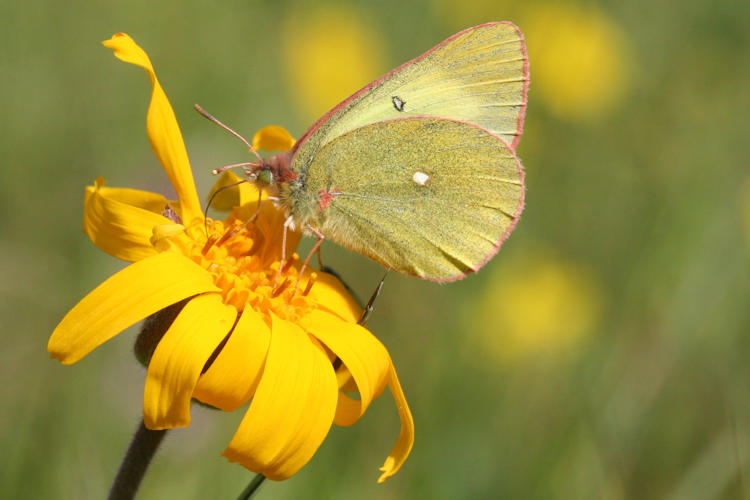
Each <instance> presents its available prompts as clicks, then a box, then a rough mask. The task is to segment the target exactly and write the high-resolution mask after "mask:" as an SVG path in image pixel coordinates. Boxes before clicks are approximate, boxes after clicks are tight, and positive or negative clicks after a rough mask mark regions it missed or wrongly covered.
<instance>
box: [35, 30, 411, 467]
mask: <svg viewBox="0 0 750 500" xmlns="http://www.w3.org/2000/svg"><path fill="white" fill-rule="evenodd" d="M104 45H105V46H107V47H109V48H111V49H112V50H113V52H114V54H115V56H116V57H118V58H119V59H121V60H123V61H125V62H128V63H131V64H134V65H136V66H140V67H141V68H143V69H144V70H146V73H147V74H148V76H149V78H150V80H151V84H152V95H151V103H150V105H149V109H148V113H147V132H148V138H149V140H150V142H151V145H152V148H153V150H154V153H155V155H156V156H157V158H158V159H159V161H160V162H161V164H162V166H163V168H164V170H165V171H166V173H167V175H168V176H169V178H170V180H171V181H172V185H173V186H174V188H175V191H176V192H177V194H178V197H179V200H177V201H169V200H167V199H166V198H164V197H163V196H161V195H159V194H156V193H150V192H146V191H139V190H135V189H125V188H109V187H105V186H104V180H103V179H97V181H96V183H95V185H94V186H89V187H88V188H87V189H86V202H85V206H84V230H85V232H86V233H87V234H88V235H89V237H90V238H91V239H92V241H93V242H94V243H95V244H96V245H97V246H99V247H100V248H101V249H102V250H104V251H106V252H108V253H110V254H112V255H113V256H115V257H118V258H121V259H123V260H126V261H129V262H133V264H131V265H130V266H128V267H126V268H125V269H123V270H122V271H120V272H118V273H116V274H115V275H114V276H112V277H110V278H109V279H108V280H106V281H105V282H104V283H102V284H101V285H99V286H98V287H97V288H96V289H94V290H93V291H92V292H91V293H89V294H88V295H87V296H86V297H84V298H83V299H82V300H81V301H80V302H79V303H78V304H77V305H76V306H75V307H73V309H72V310H71V311H69V312H68V314H67V315H66V316H65V317H64V318H63V320H62V321H61V322H60V324H59V325H58V326H57V327H56V328H55V330H54V332H53V333H52V336H51V337H50V340H49V344H48V351H49V352H50V354H51V356H52V357H53V358H57V359H59V360H60V361H61V362H62V363H63V364H72V363H75V362H77V361H79V360H80V359H82V358H83V357H85V356H86V355H88V354H89V353H90V352H91V351H92V350H94V349H95V348H97V347H98V346H99V345H101V344H102V343H104V342H106V341H107V340H109V339H111V338H112V337H114V336H115V335H117V334H119V333H120V332H122V331H123V330H125V329H126V328H128V327H129V326H131V325H133V324H135V323H136V322H138V321H140V320H142V319H144V318H146V317H149V316H151V315H154V314H156V313H159V312H160V311H164V310H165V309H166V308H169V307H170V306H172V305H173V304H178V303H181V302H183V301H184V304H183V305H182V308H181V309H180V310H179V312H178V313H177V316H176V318H175V319H174V321H173V322H172V323H171V325H170V326H169V327H168V329H167V330H166V332H163V336H162V337H161V338H157V339H156V342H157V343H156V346H155V348H154V349H153V353H148V355H146V356H145V358H147V360H148V367H147V373H146V383H145V388H144V396H143V416H144V425H145V426H146V428H148V429H152V430H156V429H170V428H174V427H186V426H188V425H189V424H190V403H191V400H192V399H193V398H195V399H198V400H200V401H202V402H204V403H207V404H209V405H212V406H214V407H216V408H219V409H222V410H225V411H233V410H236V409H238V408H240V407H242V406H244V405H246V404H247V403H248V402H250V404H249V408H248V410H247V412H246V413H245V417H244V418H243V420H242V422H241V424H240V427H239V429H238V430H237V432H236V433H235V435H234V437H233V438H232V440H231V442H230V443H229V445H228V447H227V449H226V450H225V451H224V456H226V457H227V458H228V459H229V460H231V461H233V462H238V463H240V464H241V465H243V466H245V467H247V468H248V469H250V470H252V471H254V472H257V473H261V474H263V475H265V476H266V477H268V478H270V479H275V480H281V479H286V478H288V477H290V476H292V475H293V474H295V473H296V472H297V471H298V470H299V469H300V468H301V467H302V466H304V465H305V464H306V463H307V462H308V461H309V460H310V458H311V457H312V456H313V455H314V453H315V452H316V450H317V449H318V447H319V446H320V444H321V443H322V442H323V440H324V439H325V437H326V435H327V434H328V432H329V430H330V428H331V425H332V424H334V423H335V424H337V425H352V424H353V423H355V422H356V421H357V420H359V418H360V417H361V416H362V415H363V414H364V413H365V411H366V409H367V408H368V406H369V404H370V403H371V402H372V401H373V400H374V399H375V398H377V397H378V396H379V395H380V394H381V393H382V392H383V390H384V389H385V387H386V385H387V386H388V387H389V388H390V389H391V392H392V393H393V395H394V398H395V399H396V402H397V406H398V412H399V415H400V417H401V422H402V428H401V433H400V435H399V438H398V440H397V443H396V445H395V447H394V448H393V451H392V452H391V454H390V456H388V458H387V459H386V461H385V464H384V465H383V467H382V468H381V470H382V471H383V473H382V475H381V476H380V479H379V481H381V482H382V481H384V480H385V479H387V478H388V477H389V476H391V475H393V474H395V473H396V471H397V470H398V469H399V467H400V466H401V465H402V464H403V462H404V460H406V457H407V456H408V454H409V451H410V450H411V446H412V444H413V437H414V432H413V430H414V427H413V421H412V418H411V413H410V412H409V408H408V405H407V403H406V400H405V398H404V396H403V392H402V390H401V387H400V384H399V382H398V377H397V375H396V371H395V369H394V367H393V364H392V362H391V359H390V356H389V354H388V351H387V350H386V349H385V347H384V346H383V345H382V344H381V343H380V341H379V340H378V339H377V338H375V336H373V335H372V334H371V333H370V332H369V331H368V330H367V329H365V328H363V327H362V326H360V325H359V324H357V320H358V318H359V315H360V312H361V311H360V309H359V307H358V306H357V305H356V302H354V300H353V299H352V297H351V296H350V295H349V294H348V292H347V291H346V290H345V288H344V286H343V285H342V284H341V283H340V282H339V281H338V280H337V279H336V278H335V277H334V276H332V275H330V274H326V273H322V272H320V273H315V272H312V271H308V272H306V273H305V274H304V275H303V276H300V275H299V271H300V263H299V259H298V257H297V256H296V254H295V256H294V257H292V258H289V259H287V261H286V264H285V265H284V266H283V267H282V268H281V270H279V266H280V265H281V263H280V260H281V251H282V246H281V240H282V232H283V221H284V220H285V218H286V215H285V214H284V213H283V212H282V211H280V210H278V209H277V208H276V207H275V206H274V205H273V204H271V203H265V204H264V205H263V207H262V209H261V208H260V207H259V206H258V191H257V190H256V189H255V187H254V186H252V185H251V184H248V183H244V184H241V185H240V186H237V187H236V188H235V189H236V191H238V192H235V193H234V199H236V200H237V204H238V205H239V206H238V207H236V208H235V210H234V211H233V212H232V214H230V215H229V217H228V218H226V219H225V220H212V219H207V218H205V217H204V215H203V212H202V210H201V207H200V202H199V199H198V195H197V191H196V188H195V184H194V182H193V176H192V171H191V169H190V163H189V161H188V156H187V152H186V150H185V145H184V142H183V139H182V134H181V132H180V129H179V126H178V124H177V120H176V118H175V115H174V112H173V110H172V107H171V105H170V104H169V101H168V100H167V97H166V95H165V93H164V91H163V89H162V87H161V85H160V84H159V81H158V79H157V78H156V73H155V72H154V69H153V66H152V64H151V61H150V59H149V57H148V55H147V54H146V52H144V51H143V49H141V48H140V47H139V46H138V45H137V44H136V43H135V42H134V41H133V39H132V38H130V37H129V36H128V35H125V34H123V33H119V34H116V35H115V36H113V37H112V38H111V39H110V40H107V41H105V42H104ZM285 138H286V139H285ZM253 142H254V143H255V144H256V145H258V146H259V147H261V148H264V147H266V146H267V147H275V148H278V147H279V146H280V145H282V146H286V147H290V146H291V145H292V143H293V140H292V139H291V136H288V134H284V133H282V132H281V131H280V130H279V129H278V128H276V127H270V128H269V127H267V128H265V129H263V130H262V131H261V132H259V134H256V137H255V139H254V141H253ZM232 175H233V174H232ZM238 180H239V179H238V178H237V177H236V176H234V177H233V178H232V179H229V181H230V182H231V181H238ZM221 182H222V183H223V184H225V185H226V183H227V179H224V180H223V181H221ZM224 201H225V202H226V200H224ZM219 205H221V200H219ZM288 236H289V237H288V241H287V251H289V250H290V249H291V250H292V251H293V249H294V248H296V246H297V243H298V242H299V239H300V236H301V235H300V233H291V234H289V235H288ZM277 276H280V279H279V278H277ZM298 281H300V282H301V287H300V288H299V291H297V290H296V288H295V284H296V283H297V282H298ZM351 393H355V394H354V397H350V395H349V394H351Z"/></svg>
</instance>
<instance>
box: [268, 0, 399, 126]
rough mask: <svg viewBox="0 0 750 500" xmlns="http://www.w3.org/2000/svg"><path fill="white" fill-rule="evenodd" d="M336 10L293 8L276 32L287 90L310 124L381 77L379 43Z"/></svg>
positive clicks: (347, 12)
mask: <svg viewBox="0 0 750 500" xmlns="http://www.w3.org/2000/svg"><path fill="white" fill-rule="evenodd" d="M371 25H372V24H371V23H369V24H368V23H366V22H364V20H363V19H362V18H361V16H359V15H357V13H356V12H354V11H352V10H351V9H347V8H343V7H342V6H341V5H336V6H335V7H334V6H324V7H315V8H307V9H304V10H298V9H294V10H292V11H291V12H290V14H289V16H288V17H287V18H286V19H285V21H284V24H283V27H282V30H281V41H282V48H283V52H282V54H283V63H284V68H285V74H286V76H287V79H288V82H289V87H290V88H291V90H292V91H293V95H294V96H296V97H297V101H298V102H297V105H298V107H299V108H300V109H301V110H302V111H303V112H304V113H305V115H304V118H306V119H309V120H314V119H316V118H318V117H320V116H321V115H322V114H323V113H324V112H326V111H327V110H328V109H330V108H332V107H333V106H335V105H336V104H337V103H338V102H340V101H342V100H344V99H345V98H346V97H348V96H349V95H351V94H352V93H353V92H354V91H356V90H358V89H359V88H361V87H363V86H365V85H367V84H368V83H370V82H371V81H372V80H374V79H375V78H377V77H378V76H380V74H381V73H383V70H384V65H383V53H384V49H383V41H382V39H381V38H380V37H379V36H378V34H377V32H376V31H374V30H373V29H372V28H371Z"/></svg>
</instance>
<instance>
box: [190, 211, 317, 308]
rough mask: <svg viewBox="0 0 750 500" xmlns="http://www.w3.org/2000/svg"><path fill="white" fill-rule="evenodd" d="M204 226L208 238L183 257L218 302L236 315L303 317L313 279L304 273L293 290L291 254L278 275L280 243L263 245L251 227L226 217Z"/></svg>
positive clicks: (294, 258) (264, 239)
mask: <svg viewBox="0 0 750 500" xmlns="http://www.w3.org/2000/svg"><path fill="white" fill-rule="evenodd" d="M206 222H207V227H208V238H207V239H203V241H201V240H195V246H194V247H193V248H192V249H191V251H190V255H189V257H190V258H191V259H193V261H195V262H196V263H198V264H199V265H200V266H201V267H203V268H204V269H206V270H207V271H208V272H209V273H211V275H212V277H213V280H214V283H215V284H216V286H218V287H219V288H221V294H222V297H223V300H224V303H226V304H229V305H232V306H234V307H235V308H236V309H237V310H238V311H242V310H243V309H244V308H245V307H248V306H249V307H252V308H253V309H255V310H257V311H259V312H271V311H272V312H273V313H274V314H276V315H277V316H279V317H281V318H284V319H290V320H295V319H298V318H299V317H300V316H303V315H304V314H305V313H306V312H309V310H310V309H311V308H312V307H313V304H312V303H311V300H310V299H309V298H308V297H307V296H308V294H309V292H310V289H311V288H312V286H313V284H314V283H315V279H316V278H317V274H316V273H314V272H310V273H307V272H305V276H304V277H303V281H302V282H301V283H300V284H299V287H298V286H297V280H298V279H299V272H298V269H297V267H296V266H295V264H297V263H298V262H299V256H298V255H297V254H296V253H295V254H293V255H292V256H291V257H290V258H289V259H287V260H286V262H284V264H283V267H282V268H281V272H280V273H279V266H280V265H281V244H280V242H279V241H269V239H270V238H269V237H268V236H267V235H264V234H263V232H262V231H261V230H260V229H259V228H258V226H257V225H256V224H255V223H252V222H251V223H246V222H243V221H242V220H239V219H236V218H232V217H230V218H229V219H227V220H225V221H214V220H211V219H207V220H206ZM202 234H204V235H205V233H202ZM278 239H279V238H278V237H277V238H273V240H278ZM305 278H307V280H306V281H305ZM295 289H296V290H295Z"/></svg>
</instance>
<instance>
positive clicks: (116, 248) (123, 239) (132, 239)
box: [83, 177, 169, 262]
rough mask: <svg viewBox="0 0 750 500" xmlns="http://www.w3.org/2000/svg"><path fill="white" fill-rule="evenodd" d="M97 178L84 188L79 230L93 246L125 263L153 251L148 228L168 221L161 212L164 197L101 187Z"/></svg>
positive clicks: (148, 254)
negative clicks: (84, 198)
mask: <svg viewBox="0 0 750 500" xmlns="http://www.w3.org/2000/svg"><path fill="white" fill-rule="evenodd" d="M104 182H105V181H104V179H102V178H101V177H99V178H97V179H96V181H95V183H94V185H93V186H87V187H86V201H85V202H84V207H83V230H84V232H85V233H86V234H87V235H88V236H89V238H91V241H93V242H94V244H95V245H96V246H98V247H99V248H101V249H102V250H104V251H105V252H107V253H108V254H110V255H112V256H114V257H117V258H118V259H122V260H126V261H129V262H136V261H139V260H141V259H144V258H146V257H149V256H151V255H155V254H156V253H157V251H156V249H155V248H154V247H153V246H152V245H151V242H150V237H151V231H152V228H153V227H154V226H155V225H158V224H164V223H166V222H169V219H167V218H166V217H163V216H162V215H161V212H162V211H163V210H164V208H165V207H166V206H167V199H166V198H164V197H163V196H161V195H159V194H155V193H149V192H148V191H139V190H136V189H124V188H109V187H104Z"/></svg>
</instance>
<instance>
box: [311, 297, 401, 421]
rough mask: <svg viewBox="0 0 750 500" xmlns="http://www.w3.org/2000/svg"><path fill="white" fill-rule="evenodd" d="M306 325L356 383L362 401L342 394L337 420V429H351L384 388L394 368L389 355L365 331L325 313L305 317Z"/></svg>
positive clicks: (320, 312) (340, 395)
mask: <svg viewBox="0 0 750 500" xmlns="http://www.w3.org/2000/svg"><path fill="white" fill-rule="evenodd" d="M304 325H305V328H306V329H307V331H308V332H309V333H310V334H312V335H313V336H315V337H316V338H317V339H318V340H320V341H321V342H323V343H324V344H325V345H326V346H327V347H328V348H329V349H330V350H331V351H332V352H333V353H334V354H336V356H338V357H339V358H340V359H341V361H342V362H343V363H344V365H345V366H346V368H347V369H348V371H349V373H351V376H352V378H353V379H354V383H355V384H356V387H357V391H358V392H359V401H355V400H352V399H351V398H348V397H347V396H346V395H344V394H343V393H341V394H339V407H338V408H337V410H336V417H335V419H334V422H335V423H336V424H337V425H352V424H353V423H354V422H356V421H357V420H358V419H359V417H361V416H362V415H364V413H365V410H367V407H368V406H369V405H370V402H372V400H373V399H374V398H376V397H377V396H378V395H379V394H380V393H381V392H382V391H383V388H384V387H385V381H386V377H387V376H388V373H389V372H388V370H389V369H390V366H391V358H390V357H389V356H388V351H387V350H386V349H385V347H383V344H381V343H380V341H379V340H378V339H376V338H375V337H374V336H373V335H372V334H371V333H370V332H369V331H367V330H366V329H365V328H363V327H361V326H360V325H357V324H355V323H348V322H346V321H343V320H341V319H339V318H338V317H336V316H334V315H332V314H328V313H326V312H322V311H312V312H311V313H310V314H309V315H308V316H306V317H305V321H304ZM355 409H356V411H353V410H355Z"/></svg>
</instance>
